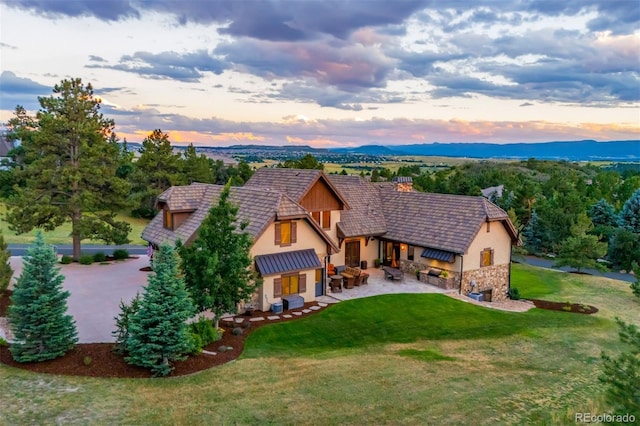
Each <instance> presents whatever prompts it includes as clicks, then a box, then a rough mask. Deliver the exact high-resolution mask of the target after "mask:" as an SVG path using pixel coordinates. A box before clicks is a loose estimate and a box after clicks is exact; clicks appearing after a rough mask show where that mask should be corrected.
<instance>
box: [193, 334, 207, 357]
mask: <svg viewBox="0 0 640 426" xmlns="http://www.w3.org/2000/svg"><path fill="white" fill-rule="evenodd" d="M191 342H192V343H193V351H192V352H191V355H198V354H200V353H202V348H204V346H205V345H203V344H202V337H200V335H199V334H197V333H191Z"/></svg>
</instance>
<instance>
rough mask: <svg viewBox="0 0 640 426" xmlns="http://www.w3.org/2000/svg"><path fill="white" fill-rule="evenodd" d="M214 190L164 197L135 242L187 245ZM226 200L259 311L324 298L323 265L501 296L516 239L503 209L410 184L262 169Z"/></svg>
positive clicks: (197, 187) (191, 189)
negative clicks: (252, 275) (242, 226)
mask: <svg viewBox="0 0 640 426" xmlns="http://www.w3.org/2000/svg"><path fill="white" fill-rule="evenodd" d="M221 190H222V187H221V186H219V185H209V184H199V183H196V184H191V185H189V186H178V187H172V188H170V189H168V190H167V191H165V192H164V193H162V194H161V195H160V196H159V197H158V200H157V207H158V208H159V209H160V210H161V212H160V213H159V214H158V215H157V216H156V217H155V218H154V219H153V220H152V222H151V223H150V224H149V225H148V226H147V228H146V229H145V230H144V232H143V234H142V238H143V239H145V240H146V241H148V242H149V243H151V244H152V245H154V246H157V245H159V244H161V243H163V242H169V243H173V242H175V241H176V240H178V239H180V240H181V241H182V242H183V243H185V244H189V243H190V242H192V241H193V240H194V239H195V238H196V237H197V230H198V227H199V224H200V223H201V222H202V220H203V219H204V217H205V216H206V214H207V212H208V210H209V208H210V207H211V204H212V203H213V202H216V201H217V198H218V196H219V194H220V192H221ZM230 201H232V202H234V203H236V204H237V205H238V208H239V212H238V216H239V217H238V220H239V221H248V223H249V226H248V227H247V228H246V229H247V232H249V233H250V234H251V236H252V238H253V240H254V244H253V246H252V248H251V255H252V256H253V257H254V259H255V266H256V268H257V270H258V271H259V272H260V274H261V275H262V276H263V278H264V283H263V285H262V288H261V289H260V290H259V292H258V293H257V294H256V300H255V302H256V303H257V306H258V308H259V309H262V310H267V309H269V306H270V304H271V303H273V302H274V301H280V298H281V297H283V296H286V295H289V294H300V295H301V296H303V297H304V299H305V300H306V301H311V300H314V299H315V297H317V296H320V295H322V294H325V292H326V274H325V270H326V267H327V266H328V264H329V263H332V264H334V265H346V266H354V267H368V266H369V265H373V264H374V263H377V262H376V261H379V262H380V263H382V264H384V265H389V266H392V267H397V268H400V269H403V270H404V271H405V272H410V273H416V274H419V276H420V279H421V280H422V281H425V282H431V283H433V284H436V285H440V286H443V287H447V288H455V289H458V290H459V291H460V292H462V293H464V294H467V293H469V292H471V291H487V292H491V296H492V299H493V300H504V299H506V298H507V297H508V296H507V292H508V290H509V280H510V261H511V245H513V244H517V243H518V238H517V235H516V232H515V229H514V228H513V225H512V224H511V222H510V221H509V218H508V216H507V214H506V213H505V212H504V210H502V209H500V208H499V207H498V206H496V205H495V204H493V203H491V202H490V201H489V200H487V199H486V198H484V197H471V196H458V195H448V194H431V193H421V192H416V191H413V189H412V182H411V179H410V178H399V179H395V180H394V181H393V182H384V183H381V184H377V183H370V182H367V181H365V180H364V179H362V178H360V177H358V176H340V175H325V174H324V173H323V172H322V171H320V170H297V169H271V168H262V169H259V170H257V171H256V173H255V174H254V175H253V176H252V177H251V179H249V181H248V182H247V183H246V184H245V186H243V187H234V188H231V193H230ZM443 271H446V273H445V274H441V272H443ZM438 275H440V276H438ZM444 275H446V276H444ZM312 284H313V285H312Z"/></svg>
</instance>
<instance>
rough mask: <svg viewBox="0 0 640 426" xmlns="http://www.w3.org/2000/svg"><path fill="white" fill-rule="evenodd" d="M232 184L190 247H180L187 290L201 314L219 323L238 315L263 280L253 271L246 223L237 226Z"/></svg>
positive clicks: (211, 210)
mask: <svg viewBox="0 0 640 426" xmlns="http://www.w3.org/2000/svg"><path fill="white" fill-rule="evenodd" d="M229 192H230V185H229V184H227V185H226V186H225V187H224V190H223V191H222V192H221V194H220V199H219V200H218V204H217V205H214V206H213V207H212V208H211V209H210V210H209V213H208V215H207V217H206V218H205V219H204V221H203V222H202V224H201V225H200V228H199V230H198V238H197V239H196V240H195V241H194V242H193V244H192V245H190V246H183V245H181V244H178V250H179V251H180V256H181V257H182V270H183V271H184V274H185V280H186V283H187V288H188V289H189V292H190V293H191V295H192V297H193V298H194V302H195V304H196V307H197V308H198V309H200V310H201V311H204V310H206V309H210V310H211V312H213V314H214V316H215V322H216V327H217V326H218V320H219V319H220V317H221V316H222V315H223V314H225V313H228V312H230V313H235V312H236V311H237V305H238V304H239V303H240V302H242V301H247V300H250V299H251V297H252V296H253V294H254V292H255V290H256V288H257V287H258V286H259V285H260V284H261V279H260V278H259V276H258V275H257V274H256V272H255V271H254V270H253V269H252V268H251V265H252V263H253V261H252V259H251V255H250V252H249V251H250V249H251V245H252V240H251V236H250V235H249V234H248V233H247V232H246V231H245V228H246V226H247V223H242V224H240V225H239V226H237V225H236V217H237V214H238V207H237V206H235V205H234V204H232V203H231V202H230V201H229V200H228V198H229Z"/></svg>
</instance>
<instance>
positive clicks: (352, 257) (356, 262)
mask: <svg viewBox="0 0 640 426" xmlns="http://www.w3.org/2000/svg"><path fill="white" fill-rule="evenodd" d="M344 263H345V265H347V266H351V267H353V268H357V267H358V266H360V241H349V242H347V243H346V244H345V246H344Z"/></svg>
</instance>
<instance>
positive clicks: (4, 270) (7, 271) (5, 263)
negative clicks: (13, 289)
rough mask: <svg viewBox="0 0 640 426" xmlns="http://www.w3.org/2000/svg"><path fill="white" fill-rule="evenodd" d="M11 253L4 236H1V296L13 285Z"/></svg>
mask: <svg viewBox="0 0 640 426" xmlns="http://www.w3.org/2000/svg"><path fill="white" fill-rule="evenodd" d="M10 260H11V252H10V251H9V250H7V243H6V242H5V241H4V236H3V235H2V234H0V296H1V295H2V293H4V291H5V290H6V289H7V288H9V284H10V283H11V277H12V276H13V269H11V264H10V263H9V261H10Z"/></svg>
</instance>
